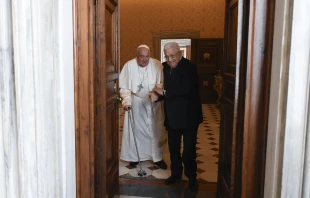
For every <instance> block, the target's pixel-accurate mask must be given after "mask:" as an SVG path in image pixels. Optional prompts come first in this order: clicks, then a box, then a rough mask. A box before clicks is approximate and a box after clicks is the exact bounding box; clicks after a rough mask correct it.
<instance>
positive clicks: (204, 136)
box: [119, 104, 220, 197]
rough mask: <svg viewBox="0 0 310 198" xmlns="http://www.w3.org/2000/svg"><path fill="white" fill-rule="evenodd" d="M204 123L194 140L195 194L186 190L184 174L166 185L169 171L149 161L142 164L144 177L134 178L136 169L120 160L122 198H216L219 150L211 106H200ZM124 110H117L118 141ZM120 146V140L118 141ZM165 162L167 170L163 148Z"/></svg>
mask: <svg viewBox="0 0 310 198" xmlns="http://www.w3.org/2000/svg"><path fill="white" fill-rule="evenodd" d="M202 109H203V118H204V121H203V123H202V124H200V126H199V129H198V139H197V164H198V171H197V174H198V175H197V179H198V181H199V191H198V193H197V194H196V193H192V192H190V191H189V190H188V189H187V184H188V182H187V180H188V179H187V178H186V177H185V176H184V175H183V177H182V179H183V181H182V182H179V183H177V184H174V185H172V186H165V185H164V179H166V178H167V177H169V176H170V170H161V169H158V168H157V167H156V166H154V164H153V163H152V162H151V161H144V162H141V165H142V169H143V170H144V171H146V173H147V175H146V177H145V178H140V177H139V176H138V175H137V170H139V166H137V168H132V167H130V166H129V164H128V162H124V161H122V160H120V162H119V175H120V195H122V196H121V197H127V196H138V197H206V196H207V197H215V193H216V182H217V169H218V150H219V131H220V114H219V110H218V108H216V106H215V105H214V104H203V105H202ZM123 113H124V112H123V110H122V108H120V140H121V137H122V128H123ZM120 143H121V141H120ZM163 158H164V160H165V162H166V163H167V164H168V167H169V163H170V160H169V151H168V148H167V147H166V149H165V151H164V157H163Z"/></svg>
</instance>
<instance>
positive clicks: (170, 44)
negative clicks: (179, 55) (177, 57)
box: [164, 42, 180, 52]
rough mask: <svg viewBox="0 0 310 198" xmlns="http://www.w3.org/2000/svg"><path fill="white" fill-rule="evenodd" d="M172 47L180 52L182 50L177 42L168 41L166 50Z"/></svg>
mask: <svg viewBox="0 0 310 198" xmlns="http://www.w3.org/2000/svg"><path fill="white" fill-rule="evenodd" d="M170 48H173V49H174V51H176V52H178V51H180V46H179V44H178V43H177V42H169V43H166V44H165V46H164V51H165V50H167V49H170Z"/></svg>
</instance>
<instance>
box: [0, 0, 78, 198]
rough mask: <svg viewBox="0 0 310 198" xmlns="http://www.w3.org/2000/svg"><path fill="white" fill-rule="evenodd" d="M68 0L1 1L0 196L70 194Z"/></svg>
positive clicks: (70, 42)
mask: <svg viewBox="0 0 310 198" xmlns="http://www.w3.org/2000/svg"><path fill="white" fill-rule="evenodd" d="M72 29H73V27H72V1H71V0H44V1H36V3H33V1H30V0H24V1H17V0H1V1H0V30H1V31H0V96H1V100H0V197H1V198H15V197H25V198H42V197H53V198H54V197H75V196H76V187H75V183H76V181H75V146H74V142H75V127H74V81H73V71H74V67H73V32H72Z"/></svg>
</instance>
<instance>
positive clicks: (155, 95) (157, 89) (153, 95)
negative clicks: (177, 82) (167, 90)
mask: <svg viewBox="0 0 310 198" xmlns="http://www.w3.org/2000/svg"><path fill="white" fill-rule="evenodd" d="M163 93H164V90H163V89H162V88H160V87H155V88H154V89H153V90H152V91H151V92H150V93H149V97H150V99H151V101H152V102H155V101H157V100H158V97H159V96H162V95H163ZM124 110H125V111H130V110H131V105H125V106H124Z"/></svg>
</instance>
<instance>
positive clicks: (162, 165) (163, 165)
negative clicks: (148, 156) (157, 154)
mask: <svg viewBox="0 0 310 198" xmlns="http://www.w3.org/2000/svg"><path fill="white" fill-rule="evenodd" d="M154 164H155V165H156V166H157V167H158V168H160V169H164V170H166V169H167V164H166V163H165V161H164V160H160V161H158V162H154Z"/></svg>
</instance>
